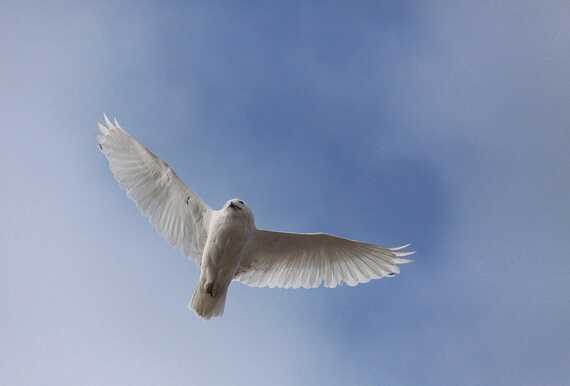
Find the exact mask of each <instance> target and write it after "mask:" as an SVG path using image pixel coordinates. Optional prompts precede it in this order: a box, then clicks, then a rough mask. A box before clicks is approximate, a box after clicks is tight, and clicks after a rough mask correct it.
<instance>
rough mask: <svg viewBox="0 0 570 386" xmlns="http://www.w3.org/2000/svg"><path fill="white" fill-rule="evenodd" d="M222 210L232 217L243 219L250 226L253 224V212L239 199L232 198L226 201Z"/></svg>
mask: <svg viewBox="0 0 570 386" xmlns="http://www.w3.org/2000/svg"><path fill="white" fill-rule="evenodd" d="M223 210H224V211H227V212H229V213H230V214H231V215H232V216H237V217H240V218H243V219H244V220H246V221H247V222H248V223H250V224H251V225H254V224H255V220H254V217H253V212H252V211H251V209H249V207H248V206H247V205H246V204H245V202H244V201H243V200H240V199H239V198H232V199H231V200H228V201H227V202H226V204H225V205H224V208H223Z"/></svg>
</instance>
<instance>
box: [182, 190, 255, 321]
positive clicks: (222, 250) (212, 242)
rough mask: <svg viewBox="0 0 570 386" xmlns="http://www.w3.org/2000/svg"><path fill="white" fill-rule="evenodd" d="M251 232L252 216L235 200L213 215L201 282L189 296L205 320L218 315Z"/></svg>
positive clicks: (203, 259) (252, 230) (201, 272)
mask: <svg viewBox="0 0 570 386" xmlns="http://www.w3.org/2000/svg"><path fill="white" fill-rule="evenodd" d="M254 232H255V223H254V219H253V215H252V214H251V211H250V210H249V209H248V208H246V207H245V206H243V207H242V204H240V200H238V199H233V200H230V201H228V202H227V203H226V205H225V206H224V207H223V208H222V209H220V210H216V211H213V212H212V216H211V218H210V224H209V225H208V239H207V240H206V245H205V247H204V252H203V255H202V266H201V269H200V281H199V283H198V286H197V287H196V289H195V291H194V295H193V297H192V308H193V309H194V310H195V311H196V312H197V313H198V315H200V316H202V317H205V318H209V317H212V316H218V315H221V313H222V312H223V306H224V302H225V298H226V293H227V290H228V287H229V285H230V283H231V282H232V280H233V278H234V276H235V274H236V271H237V270H238V267H239V264H240V261H241V259H242V255H243V253H244V251H245V250H246V246H247V243H248V242H249V241H250V240H251V239H252V236H253V234H254Z"/></svg>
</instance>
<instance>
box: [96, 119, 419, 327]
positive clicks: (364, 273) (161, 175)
mask: <svg viewBox="0 0 570 386" xmlns="http://www.w3.org/2000/svg"><path fill="white" fill-rule="evenodd" d="M99 130H100V134H99V135H98V137H97V142H98V144H99V148H100V149H101V151H102V152H103V154H104V155H105V156H106V157H107V160H108V161H109V167H110V169H111V172H112V173H113V176H114V177H115V179H116V180H117V182H118V183H119V185H120V186H121V187H122V188H123V189H124V190H125V191H126V192H127V196H128V197H129V198H131V199H132V200H133V201H134V202H135V203H136V205H137V207H138V208H139V210H140V211H141V212H142V214H143V215H145V216H146V217H147V218H148V219H149V220H150V222H151V223H152V224H153V225H154V227H155V229H156V231H157V232H159V233H160V234H161V235H162V236H163V237H164V238H165V239H166V240H167V241H168V242H169V243H170V244H171V245H172V246H175V247H177V248H179V249H180V250H181V251H182V252H183V253H184V254H185V255H187V256H191V257H192V258H193V260H194V261H195V262H196V263H197V264H198V265H199V267H200V281H199V283H198V285H197V286H196V289H195V291H194V295H193V296H192V301H191V304H190V305H191V307H192V309H194V311H195V312H196V313H197V314H198V315H199V316H200V317H202V318H205V319H209V318H212V317H216V316H221V315H222V314H223V312H224V306H225V301H226V295H227V292H228V288H229V286H230V284H231V282H232V281H234V280H235V281H239V282H241V283H244V284H247V285H249V286H252V287H280V288H299V287H304V288H316V287H319V286H321V285H324V286H325V287H336V286H337V285H340V284H342V283H346V284H347V285H349V286H354V285H357V284H359V283H366V282H368V281H370V280H372V279H380V278H383V277H389V276H394V275H396V274H398V273H399V272H400V269H399V267H398V265H399V264H404V263H408V262H410V261H411V260H409V259H405V258H404V257H405V256H408V255H411V254H412V253H414V252H411V251H404V249H405V248H406V247H407V245H404V246H402V247H397V248H385V247H382V246H379V245H375V244H369V243H363V242H359V241H355V240H349V239H345V238H342V237H338V236H333V235H329V234H325V233H284V232H274V231H267V230H261V229H257V228H256V226H255V220H254V216H253V213H252V211H251V209H250V208H249V207H248V206H247V205H246V204H245V202H243V201H242V200H239V199H237V198H236V199H232V200H229V201H228V202H227V203H226V204H225V205H224V206H223V207H222V208H221V209H219V210H212V209H210V207H208V205H206V204H205V203H204V202H203V201H202V200H201V199H200V197H198V195H197V194H196V193H194V192H193V191H192V190H190V189H189V188H188V187H187V186H186V185H185V184H184V183H183V182H182V180H181V179H180V178H179V177H178V176H177V175H176V173H175V172H174V170H173V169H172V168H171V167H170V166H169V165H168V164H167V163H166V162H164V161H162V160H161V159H160V158H158V157H157V156H156V155H155V154H153V153H152V152H151V151H150V150H148V149H147V148H146V147H144V146H143V145H142V144H140V143H139V142H138V141H136V140H135V139H134V138H133V137H131V136H130V134H129V133H127V131H126V130H125V129H123V128H122V127H120V126H119V124H118V123H117V121H115V122H111V121H109V120H108V119H107V117H105V124H99Z"/></svg>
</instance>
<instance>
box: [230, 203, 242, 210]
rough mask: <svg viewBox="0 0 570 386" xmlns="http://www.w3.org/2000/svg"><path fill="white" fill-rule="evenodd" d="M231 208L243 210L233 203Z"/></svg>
mask: <svg viewBox="0 0 570 386" xmlns="http://www.w3.org/2000/svg"><path fill="white" fill-rule="evenodd" d="M229 207H230V208H233V209H239V210H241V208H240V207H239V206H237V205H235V204H234V203H233V202H231V203H230V205H229Z"/></svg>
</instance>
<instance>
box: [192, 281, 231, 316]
mask: <svg viewBox="0 0 570 386" xmlns="http://www.w3.org/2000/svg"><path fill="white" fill-rule="evenodd" d="M227 292H228V290H227V288H226V289H225V290H224V291H223V292H222V293H219V294H216V296H215V297H214V296H212V295H210V294H209V293H207V292H206V291H204V289H203V288H202V286H200V285H198V286H197V287H196V289H195V290H194V295H192V301H191V303H190V306H191V307H192V309H193V310H194V312H196V314H197V315H198V316H199V317H201V318H204V319H210V318H215V317H220V316H222V315H223V314H224V307H225V305H226V294H227Z"/></svg>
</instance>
